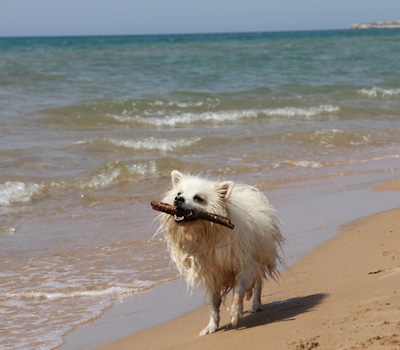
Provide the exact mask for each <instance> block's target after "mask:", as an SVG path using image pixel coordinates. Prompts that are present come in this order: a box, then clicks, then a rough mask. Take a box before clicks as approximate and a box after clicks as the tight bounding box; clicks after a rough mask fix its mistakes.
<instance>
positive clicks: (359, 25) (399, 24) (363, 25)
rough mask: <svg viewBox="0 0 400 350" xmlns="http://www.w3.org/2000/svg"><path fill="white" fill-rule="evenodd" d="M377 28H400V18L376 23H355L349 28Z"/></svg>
mask: <svg viewBox="0 0 400 350" xmlns="http://www.w3.org/2000/svg"><path fill="white" fill-rule="evenodd" d="M376 28H400V20H396V21H380V22H374V23H355V24H352V25H351V26H350V27H349V29H376Z"/></svg>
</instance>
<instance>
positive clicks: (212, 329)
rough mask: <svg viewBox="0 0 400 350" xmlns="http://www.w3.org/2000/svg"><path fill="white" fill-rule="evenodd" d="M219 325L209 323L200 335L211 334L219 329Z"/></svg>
mask: <svg viewBox="0 0 400 350" xmlns="http://www.w3.org/2000/svg"><path fill="white" fill-rule="evenodd" d="M217 328H218V327H217V326H216V325H208V326H207V327H206V328H204V329H203V330H202V331H201V332H200V333H199V335H200V336H203V335H207V334H211V333H215V332H216V331H217Z"/></svg>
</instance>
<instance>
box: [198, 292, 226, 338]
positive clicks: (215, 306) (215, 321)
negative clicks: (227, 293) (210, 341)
mask: <svg viewBox="0 0 400 350" xmlns="http://www.w3.org/2000/svg"><path fill="white" fill-rule="evenodd" d="M208 293H209V295H211V297H210V322H208V325H207V327H205V328H204V329H203V330H202V331H201V332H200V335H201V336H203V335H206V334H210V333H214V332H215V331H216V330H217V329H218V326H219V319H220V317H219V307H220V305H221V296H220V295H219V294H215V292H212V291H209V292H208Z"/></svg>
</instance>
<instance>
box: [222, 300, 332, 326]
mask: <svg viewBox="0 0 400 350" xmlns="http://www.w3.org/2000/svg"><path fill="white" fill-rule="evenodd" d="M327 297H328V294H325V293H318V294H311V295H307V296H304V297H297V298H291V299H286V300H281V301H274V302H272V303H269V304H264V305H262V309H261V311H260V312H256V313H250V312H245V314H244V316H243V318H242V319H241V320H240V322H239V325H238V327H237V328H238V329H245V328H252V327H258V326H263V325H266V324H269V323H274V322H281V321H290V320H294V319H295V318H296V316H297V315H300V314H303V313H306V312H310V311H312V310H313V309H314V308H315V307H316V306H317V305H319V304H320V303H321V302H322V301H323V300H324V299H325V298H327ZM231 328H232V326H231V325H225V326H222V327H220V329H219V331H223V330H228V329H231Z"/></svg>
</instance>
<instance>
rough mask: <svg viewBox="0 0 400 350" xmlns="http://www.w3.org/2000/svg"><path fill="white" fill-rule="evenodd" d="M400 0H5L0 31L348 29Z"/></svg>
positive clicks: (391, 9) (394, 14) (394, 10)
mask: <svg viewBox="0 0 400 350" xmlns="http://www.w3.org/2000/svg"><path fill="white" fill-rule="evenodd" d="M396 19H400V0H0V37H6V36H69V35H122V34H123V35H141V34H188V33H219V32H222V33H226V32H258V31H263V32H264V31H291V30H324V29H345V28H347V27H349V26H350V25H351V24H353V23H364V22H367V23H369V22H376V21H385V20H396Z"/></svg>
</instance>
